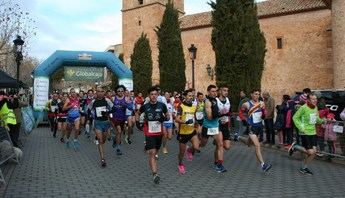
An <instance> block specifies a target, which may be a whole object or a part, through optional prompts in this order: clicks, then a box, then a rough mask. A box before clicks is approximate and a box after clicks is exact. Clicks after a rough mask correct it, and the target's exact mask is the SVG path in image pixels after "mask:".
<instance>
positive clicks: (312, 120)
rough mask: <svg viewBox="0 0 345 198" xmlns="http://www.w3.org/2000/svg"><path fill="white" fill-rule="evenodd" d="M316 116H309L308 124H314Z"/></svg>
mask: <svg viewBox="0 0 345 198" xmlns="http://www.w3.org/2000/svg"><path fill="white" fill-rule="evenodd" d="M316 120H317V115H316V113H312V114H310V115H309V124H316Z"/></svg>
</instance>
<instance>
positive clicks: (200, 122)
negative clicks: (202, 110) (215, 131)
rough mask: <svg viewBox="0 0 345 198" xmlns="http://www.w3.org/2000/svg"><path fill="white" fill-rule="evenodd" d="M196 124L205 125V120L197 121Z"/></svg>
mask: <svg viewBox="0 0 345 198" xmlns="http://www.w3.org/2000/svg"><path fill="white" fill-rule="evenodd" d="M196 123H198V125H200V126H202V124H203V123H204V120H197V121H196Z"/></svg>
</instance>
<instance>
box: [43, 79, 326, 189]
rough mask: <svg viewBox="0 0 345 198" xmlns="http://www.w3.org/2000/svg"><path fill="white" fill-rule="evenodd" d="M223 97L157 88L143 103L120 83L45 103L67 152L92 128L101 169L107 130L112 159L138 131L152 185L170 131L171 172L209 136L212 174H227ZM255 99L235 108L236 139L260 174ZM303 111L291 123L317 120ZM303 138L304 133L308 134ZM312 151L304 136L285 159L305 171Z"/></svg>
mask: <svg viewBox="0 0 345 198" xmlns="http://www.w3.org/2000/svg"><path fill="white" fill-rule="evenodd" d="M228 93H229V88H228V87H227V86H220V87H216V86H215V85H209V86H208V87H207V95H206V97H205V96H204V94H203V93H200V92H198V93H195V91H194V90H192V89H189V90H186V91H184V92H183V97H182V100H181V101H180V100H178V98H174V97H171V96H170V94H169V93H164V94H163V95H161V92H160V89H159V88H158V87H157V86H154V87H151V88H150V89H149V90H148V96H147V98H146V99H144V98H143V97H142V96H141V94H139V96H137V97H135V96H134V93H133V92H129V91H128V90H126V88H125V87H124V86H122V85H120V86H118V87H116V89H115V93H113V94H111V92H105V90H104V89H103V88H101V87H98V88H97V90H96V93H94V92H93V90H89V91H88V92H87V93H86V94H83V93H79V96H78V95H77V93H76V92H75V90H74V89H71V90H70V93H69V94H67V93H65V94H63V95H60V96H59V94H58V93H53V95H52V98H51V99H50V100H49V102H48V104H47V111H49V117H50V121H51V126H52V128H51V130H52V131H53V136H54V137H56V133H57V131H60V132H61V133H60V134H61V135H60V137H59V138H60V141H61V142H62V143H65V144H66V146H67V147H68V148H71V147H73V148H74V149H76V150H78V149H79V148H80V146H81V145H80V143H79V141H78V137H79V135H80V132H81V130H80V129H81V126H83V128H84V130H85V134H86V135H87V137H88V138H89V137H90V132H91V129H94V131H95V143H96V145H97V147H98V151H99V155H100V159H101V167H106V160H105V154H104V153H105V149H104V144H105V143H106V140H107V138H109V134H110V131H111V129H114V132H115V134H116V135H115V137H113V140H112V141H113V147H114V148H115V150H116V154H117V155H122V154H123V153H122V148H121V144H122V141H121V140H122V135H123V134H125V135H126V137H125V141H126V142H127V143H128V144H131V139H130V137H131V135H132V134H133V127H134V125H136V127H137V128H138V129H139V130H141V131H143V132H144V136H145V151H146V152H147V153H148V156H149V166H150V169H151V172H152V176H153V182H154V183H156V184H158V183H159V181H160V177H159V175H158V172H157V170H158V168H157V158H158V156H157V155H158V151H159V150H160V148H161V146H162V145H163V148H162V152H163V153H165V154H167V153H168V147H167V141H168V140H170V139H171V138H172V137H173V133H174V131H176V138H177V141H178V143H179V146H178V148H179V152H178V156H177V157H178V166H177V169H178V172H179V173H180V174H185V173H186V167H185V166H184V156H186V158H187V160H188V161H192V160H193V156H194V154H195V153H199V152H201V150H202V147H204V146H205V145H206V144H207V142H208V139H209V138H210V137H211V138H213V144H214V145H215V150H214V160H213V162H212V163H214V170H215V171H216V172H219V173H224V172H226V171H227V170H226V168H225V167H224V165H223V164H224V152H225V151H226V150H229V149H230V147H231V137H230V130H229V129H230V120H231V119H230V118H231V112H230V108H231V104H230V101H229V98H228ZM309 97H310V98H309ZM259 98H260V91H259V90H253V91H252V93H251V99H250V100H249V101H248V102H245V103H244V104H243V105H242V106H241V108H240V112H239V117H240V118H241V120H242V122H244V123H245V124H246V125H248V126H249V135H248V137H244V136H241V137H239V138H238V139H239V140H241V142H244V143H245V144H246V145H248V146H250V145H254V146H255V154H256V157H257V160H258V161H259V162H260V168H261V170H262V171H264V172H266V171H268V170H270V168H271V167H272V165H271V164H269V163H267V162H265V161H264V158H263V155H262V149H261V145H260V142H259V139H258V134H259V133H260V131H262V130H263V124H262V123H263V119H264V118H265V105H264V103H263V102H262V101H260V100H259ZM308 99H310V101H311V102H310V104H312V103H313V102H314V96H313V95H310V96H308ZM308 104H309V103H308ZM303 113H305V112H302V113H300V114H298V116H299V117H297V116H296V118H294V121H295V120H296V122H298V120H301V119H303V120H306V119H313V120H311V121H310V122H308V123H309V124H310V125H312V124H313V123H314V124H316V123H317V122H322V120H320V119H317V118H318V117H317V114H315V115H314V113H315V112H314V110H313V111H312V113H313V115H314V117H313V118H311V117H308V115H305V116H304V115H302V114H303ZM308 113H310V112H308ZM303 116H304V117H303ZM315 116H316V117H315ZM302 117H303V118H302ZM300 122H303V123H301V131H303V130H304V128H303V127H305V124H304V122H305V121H300ZM307 127H308V130H309V131H312V130H313V129H312V127H311V126H309V125H308V126H307ZM314 127H315V126H314ZM314 130H315V129H314ZM72 134H73V136H72ZM308 134H309V135H310V134H312V132H309V133H308ZM71 137H72V138H71ZM72 139H73V140H72ZM188 142H190V144H189V143H188ZM313 149H315V146H314V142H313V140H312V138H305V140H304V141H303V139H302V146H298V145H296V144H293V145H292V147H291V148H290V149H289V154H290V155H291V154H292V153H293V152H294V151H297V150H300V151H301V152H303V153H306V154H307V157H306V160H305V161H304V163H303V166H302V168H301V170H300V171H301V172H302V173H311V171H310V170H309V169H308V168H307V164H309V163H310V161H311V160H312V159H313V156H314V154H315V153H313ZM311 174H312V173H311Z"/></svg>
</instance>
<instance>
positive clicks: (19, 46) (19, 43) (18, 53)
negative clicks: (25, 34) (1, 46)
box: [13, 35, 24, 88]
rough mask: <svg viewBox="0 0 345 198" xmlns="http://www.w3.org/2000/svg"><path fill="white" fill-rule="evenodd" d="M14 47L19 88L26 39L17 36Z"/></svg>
mask: <svg viewBox="0 0 345 198" xmlns="http://www.w3.org/2000/svg"><path fill="white" fill-rule="evenodd" d="M13 44H14V48H13V53H14V57H15V58H16V63H17V81H18V88H19V66H20V64H21V62H22V60H23V53H22V52H23V45H24V41H23V39H22V38H21V37H20V36H19V35H17V38H16V39H14V40H13Z"/></svg>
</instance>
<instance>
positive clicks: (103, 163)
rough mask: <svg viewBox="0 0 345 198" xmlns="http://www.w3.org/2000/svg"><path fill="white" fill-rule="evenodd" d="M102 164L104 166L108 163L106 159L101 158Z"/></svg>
mask: <svg viewBox="0 0 345 198" xmlns="http://www.w3.org/2000/svg"><path fill="white" fill-rule="evenodd" d="M101 166H102V168H104V167H106V166H107V163H106V162H105V159H102V160H101Z"/></svg>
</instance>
